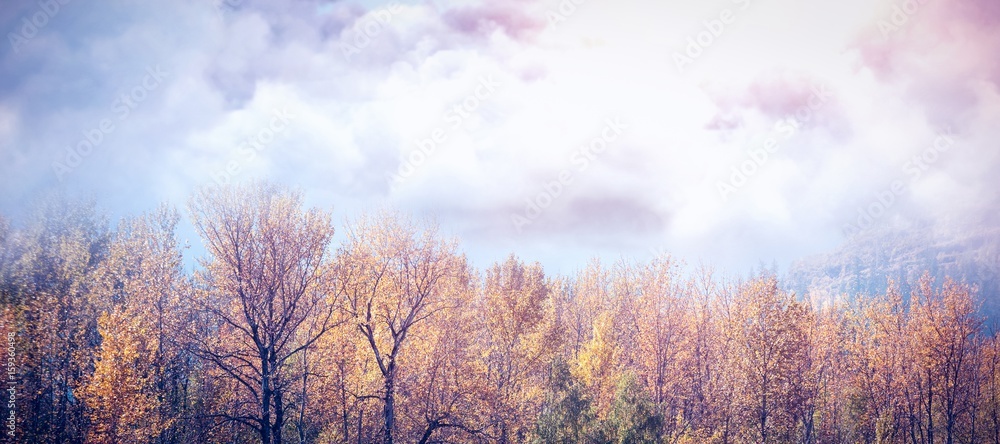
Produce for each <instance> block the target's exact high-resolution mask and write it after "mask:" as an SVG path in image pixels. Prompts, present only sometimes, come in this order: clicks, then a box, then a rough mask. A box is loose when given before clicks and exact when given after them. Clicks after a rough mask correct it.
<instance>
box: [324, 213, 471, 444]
mask: <svg viewBox="0 0 1000 444" xmlns="http://www.w3.org/2000/svg"><path fill="white" fill-rule="evenodd" d="M470 277H471V276H470V272H469V270H468V265H467V263H466V260H465V257H464V256H463V255H460V254H458V253H457V248H456V244H455V242H454V241H450V240H444V239H441V238H439V237H438V234H437V230H436V228H434V227H427V228H423V229H421V228H420V227H418V226H417V225H416V224H415V223H413V222H412V221H410V220H406V219H403V218H401V217H400V216H398V215H396V214H392V213H388V212H382V213H378V214H374V215H369V216H364V217H361V218H359V219H358V220H357V222H356V223H355V224H353V225H349V226H348V228H347V240H346V243H345V245H344V246H343V247H342V248H341V250H340V254H339V256H338V284H337V291H338V294H339V295H340V296H341V298H342V305H343V307H344V310H346V312H347V314H348V316H349V317H350V319H351V322H352V323H354V324H355V325H356V326H357V331H358V333H359V334H360V335H361V336H362V337H363V338H364V340H365V342H367V345H368V349H369V351H370V352H371V355H370V356H371V357H372V358H373V359H374V361H375V363H376V364H377V368H378V371H379V374H380V375H381V378H382V393H381V398H382V407H383V408H382V431H381V434H382V442H383V443H385V444H392V442H393V440H394V433H395V431H396V426H397V425H396V419H397V416H396V410H397V409H396V388H397V387H396V385H397V382H398V379H399V365H400V362H401V358H402V356H403V354H404V351H405V347H406V346H407V345H408V344H409V342H410V336H411V335H419V334H420V332H418V331H417V330H418V329H419V328H420V327H422V326H423V324H425V323H427V322H429V320H430V319H431V318H433V317H434V316H436V315H438V314H439V313H441V312H442V311H445V310H449V309H453V308H456V305H455V301H456V300H459V299H460V298H461V297H460V296H459V295H458V293H460V292H462V291H467V289H468V288H469V279H470Z"/></svg>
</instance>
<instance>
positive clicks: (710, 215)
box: [0, 0, 1000, 272]
mask: <svg viewBox="0 0 1000 444" xmlns="http://www.w3.org/2000/svg"><path fill="white" fill-rule="evenodd" d="M998 18H1000V4H998V3H997V2H995V1H988V0H957V1H954V2H932V1H924V2H916V1H912V2H892V1H871V0H845V1H841V2H828V1H811V0H810V1H793V0H760V1H757V0H725V1H707V2H679V1H663V2H651V1H617V2H610V1H600V0H586V1H584V0H575V1H574V0H562V1H541V0H539V1H531V0H519V1H510V2H477V1H460V2H443V1H439V2H396V3H388V2H378V1H354V2H351V1H347V2H325V1H305V0H304V1H294V2H254V1H251V0H226V1H208V0H206V1H193V0H179V1H173V2H130V1H108V2H101V3H100V4H99V5H95V4H92V3H84V2H80V1H78V0H71V1H66V2H65V4H64V3H63V2H61V1H59V0H48V1H42V2H36V1H13V2H5V5H4V6H3V7H2V8H0V29H2V30H3V32H4V33H5V35H6V37H7V38H6V39H5V45H2V46H0V190H2V194H0V211H2V212H3V213H5V214H11V215H15V216H16V215H18V214H20V213H21V212H22V211H23V210H24V208H27V207H29V206H30V204H31V202H32V201H33V200H35V199H37V198H38V197H39V196H41V195H44V194H46V193H49V192H52V191H53V190H60V189H61V190H65V191H68V192H71V193H80V194H84V195H88V194H89V195H94V196H97V197H98V199H99V201H100V202H101V204H102V205H103V206H104V207H105V208H108V209H109V210H110V211H111V213H112V215H113V216H115V217H118V216H121V215H127V214H136V213H138V212H141V211H145V210H148V209H151V208H153V207H155V205H156V204H157V203H159V202H168V203H171V204H174V205H176V206H178V207H180V208H182V209H183V208H184V205H185V202H186V200H187V197H188V196H189V195H190V194H191V193H192V192H194V190H196V189H197V188H198V187H201V186H206V185H211V184H213V183H216V182H227V181H231V182H242V181H246V180H250V179H255V178H268V179H270V180H273V181H276V182H281V183H286V184H289V185H291V186H295V187H299V188H301V189H302V190H303V191H304V192H305V196H306V198H307V200H308V202H309V203H310V204H312V205H319V206H324V207H332V208H333V212H334V214H335V217H336V220H338V221H343V220H344V219H345V218H350V217H353V216H355V215H357V214H359V213H360V212H362V211H366V210H369V209H374V208H378V207H380V206H391V207H396V208H399V209H402V210H404V211H407V212H411V213H413V214H415V215H417V216H419V217H430V218H434V219H436V220H437V221H439V222H440V224H441V225H442V227H443V228H444V230H445V231H447V232H449V233H452V234H454V235H456V236H458V237H460V238H461V241H462V244H463V246H464V248H465V250H466V251H467V252H468V253H469V255H470V257H471V258H472V259H473V260H474V261H475V262H476V263H477V264H478V265H487V264H489V263H490V262H492V261H494V260H498V259H501V258H503V257H504V256H505V255H506V254H507V253H509V252H511V251H516V252H517V253H518V254H519V255H521V256H522V257H524V258H526V259H529V260H539V261H542V262H543V263H544V264H545V265H546V266H547V267H549V268H550V269H554V270H559V271H564V272H569V271H572V270H573V269H575V268H576V267H579V266H582V265H583V264H584V263H585V262H586V260H587V259H588V258H590V257H592V256H599V257H602V258H605V259H609V260H613V259H615V258H618V257H621V256H629V257H636V258H640V259H644V258H648V257H650V256H651V255H653V254H656V253H658V252H664V251H666V252H670V253H672V254H674V255H676V256H680V257H682V258H684V259H686V260H687V261H689V262H692V263H697V262H705V263H711V264H716V265H718V266H720V267H724V268H729V269H734V270H744V269H746V268H748V267H751V266H755V265H757V264H758V263H759V262H761V261H763V262H766V263H770V262H771V261H772V260H776V261H778V263H779V264H787V263H788V262H789V261H791V260H793V259H795V258H798V257H802V256H805V255H810V254H815V253H819V252H823V251H827V250H829V249H831V248H833V247H835V246H836V245H838V244H840V243H841V242H842V241H843V240H844V239H845V237H846V236H847V235H848V234H849V233H851V232H853V231H855V230H857V229H866V228H867V227H868V225H869V224H872V225H874V224H886V223H890V224H898V223H905V222H906V221H911V220H922V221H927V220H930V221H932V222H933V221H942V220H955V219H959V220H960V219H964V218H976V219H982V218H984V217H985V218H991V217H994V216H993V215H994V214H995V211H996V210H995V209H996V205H995V203H996V202H997V191H996V188H997V187H996V183H997V182H996V179H995V171H996V167H997V163H998V155H997V150H996V140H998V137H997V135H998V134H997V133H998V132H1000V126H998V125H996V124H995V123H996V122H997V121H998V120H997V119H998V118H1000V106H998V105H1000V96H998V92H997V86H998V82H1000V65H998V62H997V61H996V57H995V55H996V54H997V53H1000V51H998V49H1000V38H998V37H1000V36H998V33H1000V27H998V26H996V25H997V21H998ZM869 220H871V222H870V223H869V222H868V221H869ZM181 235H182V236H193V235H192V233H191V231H190V229H189V227H185V228H183V230H182V233H181ZM192 243H197V240H196V239H192Z"/></svg>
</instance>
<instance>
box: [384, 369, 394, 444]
mask: <svg viewBox="0 0 1000 444" xmlns="http://www.w3.org/2000/svg"><path fill="white" fill-rule="evenodd" d="M395 404H396V363H395V360H392V359H390V361H389V366H388V368H387V369H386V374H385V407H384V408H383V410H382V419H383V421H384V422H385V434H384V435H382V443H383V444H392V429H393V427H394V426H395V423H396V405H395Z"/></svg>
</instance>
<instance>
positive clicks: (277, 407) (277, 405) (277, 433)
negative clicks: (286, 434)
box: [271, 389, 285, 444]
mask: <svg viewBox="0 0 1000 444" xmlns="http://www.w3.org/2000/svg"><path fill="white" fill-rule="evenodd" d="M281 398H282V397H281V390H280V389H277V390H275V391H274V427H271V436H273V437H274V438H273V439H272V440H271V442H272V443H273V444H281V432H282V431H283V430H284V428H285V406H284V405H283V404H282V402H283V401H282V399H281Z"/></svg>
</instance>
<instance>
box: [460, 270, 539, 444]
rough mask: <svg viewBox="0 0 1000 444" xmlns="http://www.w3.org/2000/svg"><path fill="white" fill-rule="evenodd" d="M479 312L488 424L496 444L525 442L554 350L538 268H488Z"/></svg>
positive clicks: (536, 411) (535, 413)
mask: <svg viewBox="0 0 1000 444" xmlns="http://www.w3.org/2000/svg"><path fill="white" fill-rule="evenodd" d="M479 310H480V312H481V314H482V316H481V317H480V319H479V322H477V324H476V325H478V326H480V328H481V329H482V333H481V335H478V336H477V337H478V338H480V340H481V341H482V342H483V347H484V356H483V359H482V365H483V367H484V370H485V371H484V372H483V378H484V379H485V381H484V383H485V390H486V391H487V397H488V402H489V415H490V416H491V418H490V420H489V422H490V423H491V425H492V427H493V428H494V429H495V431H494V432H493V433H494V435H495V436H496V440H497V442H500V443H508V442H523V441H524V440H525V439H527V436H528V434H529V432H530V431H531V427H532V425H533V424H534V421H533V419H534V417H535V416H536V415H537V413H538V410H537V409H538V408H539V403H540V402H541V390H540V388H541V387H542V386H543V385H544V382H545V378H546V375H547V373H548V372H547V371H548V362H550V359H551V357H552V356H553V352H554V351H555V349H556V348H558V344H557V343H556V342H557V341H558V337H557V336H558V333H557V332H556V331H555V326H554V316H555V313H554V306H553V305H552V299H551V298H550V290H549V286H548V283H547V282H546V278H545V273H544V271H543V270H542V267H541V265H540V264H538V263H535V264H531V265H525V264H524V263H522V262H521V261H520V260H518V259H517V258H516V257H515V256H513V255H511V256H509V257H508V258H507V259H506V260H505V261H503V262H500V263H496V264H494V265H493V266H492V267H490V268H488V269H487V270H486V273H485V282H484V283H483V291H482V300H481V302H480V308H479Z"/></svg>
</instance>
